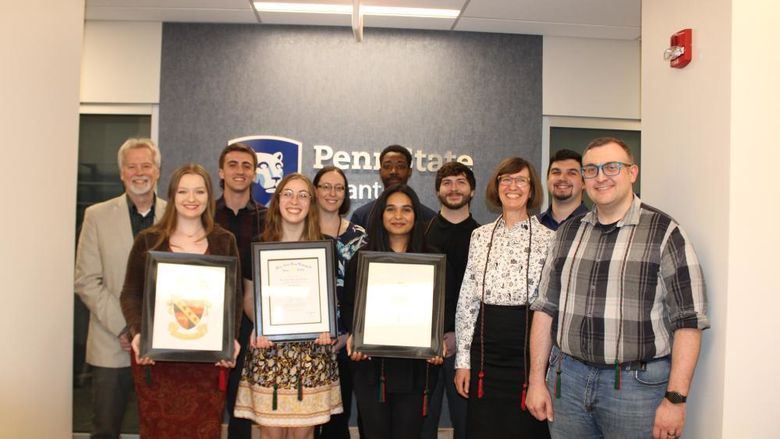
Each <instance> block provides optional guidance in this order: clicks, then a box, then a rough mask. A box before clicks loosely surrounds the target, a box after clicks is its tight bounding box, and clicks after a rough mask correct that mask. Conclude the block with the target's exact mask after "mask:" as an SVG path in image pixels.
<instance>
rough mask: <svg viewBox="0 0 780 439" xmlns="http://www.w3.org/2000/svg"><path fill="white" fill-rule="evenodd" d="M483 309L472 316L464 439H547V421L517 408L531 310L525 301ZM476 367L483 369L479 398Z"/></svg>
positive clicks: (519, 403)
mask: <svg viewBox="0 0 780 439" xmlns="http://www.w3.org/2000/svg"><path fill="white" fill-rule="evenodd" d="M484 313H485V314H484V316H483V315H482V313H481V312H480V315H479V317H478V318H477V323H476V325H475V326H476V327H475V328H474V338H473V339H472V342H471V381H470V388H469V399H468V414H467V425H466V436H467V437H468V438H469V439H478V438H500V437H518V438H519V437H522V438H531V439H535V438H540V439H546V438H549V437H550V433H549V431H548V429H547V422H540V421H537V420H536V419H535V418H534V417H533V416H532V415H531V413H530V412H528V411H527V410H522V407H521V397H522V392H523V383H524V382H525V358H526V352H525V339H526V336H527V335H528V334H527V333H526V317H528V319H529V321H528V323H529V326H528V327H529V329H530V319H531V316H532V314H533V313H532V312H531V311H529V310H527V309H526V307H525V306H503V305H487V304H486V305H485V307H484ZM483 317H484V319H485V321H484V328H485V333H484V337H482V324H483V322H482V319H483ZM529 332H530V331H529ZM483 341H484V347H483V345H482V342H483ZM483 354H484V357H483ZM480 369H482V371H483V373H484V375H483V379H482V390H483V395H482V398H479V389H478V386H479V372H480Z"/></svg>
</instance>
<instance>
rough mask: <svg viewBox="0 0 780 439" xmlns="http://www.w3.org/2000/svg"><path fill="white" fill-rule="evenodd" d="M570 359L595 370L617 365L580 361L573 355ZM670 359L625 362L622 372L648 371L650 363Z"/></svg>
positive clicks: (622, 364) (664, 357)
mask: <svg viewBox="0 0 780 439" xmlns="http://www.w3.org/2000/svg"><path fill="white" fill-rule="evenodd" d="M569 357H571V359H572V360H576V361H577V362H579V363H582V364H584V365H586V366H588V367H593V368H596V369H614V368H615V364H614V363H613V364H602V363H592V362H590V361H585V360H580V359H579V358H575V357H572V356H571V355H570V356H569ZM668 357H669V356H668V355H666V356H663V357H659V358H653V359H652V360H649V361H647V360H634V361H625V362H623V363H620V369H621V370H626V371H631V370H646V369H647V364H648V363H652V362H654V361H660V360H665V359H667V358H668Z"/></svg>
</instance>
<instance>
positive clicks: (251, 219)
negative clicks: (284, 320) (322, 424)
mask: <svg viewBox="0 0 780 439" xmlns="http://www.w3.org/2000/svg"><path fill="white" fill-rule="evenodd" d="M256 167H257V154H256V153H255V151H254V150H253V149H252V148H250V147H249V146H247V145H245V144H243V143H233V144H230V145H228V146H226V147H225V148H224V149H223V150H222V153H220V155H219V185H220V187H222V196H221V197H220V198H219V199H218V200H217V204H216V210H215V212H214V221H215V222H216V223H217V224H219V225H220V226H222V227H224V228H225V229H227V230H229V231H230V232H231V233H233V235H235V237H236V242H237V244H238V253H239V255H240V257H241V266H242V267H244V268H242V269H243V270H246V268H247V267H249V266H250V265H251V261H252V257H251V250H252V248H251V247H252V240H253V239H254V238H255V237H256V236H259V235H260V233H262V232H263V225H264V224H265V213H266V210H267V209H266V208H265V206H263V205H262V204H259V203H257V202H255V200H253V199H252V183H253V182H254V179H255V168H256ZM252 328H253V325H252V321H251V320H249V318H248V317H247V316H246V315H245V314H244V315H242V316H241V328H240V330H239V335H238V343H239V344H240V345H241V350H240V351H239V353H238V358H237V359H236V367H234V368H233V369H231V370H230V377H229V379H228V387H227V395H226V396H227V401H226V404H225V407H226V408H227V411H228V415H229V417H230V421H229V423H228V438H230V439H239V438H245V439H249V438H251V437H252V421H250V420H249V419H243V418H236V417H235V416H233V409H234V407H235V404H236V394H237V392H238V382H239V381H240V380H241V371H242V370H243V368H244V367H243V365H244V356H245V355H246V351H248V350H249V349H248V346H249V344H248V342H249V336H250V334H251V333H252Z"/></svg>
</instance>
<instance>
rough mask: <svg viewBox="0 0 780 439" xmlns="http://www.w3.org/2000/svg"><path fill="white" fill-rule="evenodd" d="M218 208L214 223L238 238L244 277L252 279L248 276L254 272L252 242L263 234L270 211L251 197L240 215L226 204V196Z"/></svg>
mask: <svg viewBox="0 0 780 439" xmlns="http://www.w3.org/2000/svg"><path fill="white" fill-rule="evenodd" d="M216 207H217V209H216V211H215V212H214V221H215V222H216V223H217V224H219V225H220V226H222V227H224V228H226V229H227V230H229V231H230V233H232V234H233V235H234V236H235V237H236V243H237V244H238V253H239V255H240V256H241V268H242V271H243V273H242V276H243V277H245V278H251V276H247V274H248V273H251V270H252V240H256V239H258V235H260V234H261V233H262V232H263V228H264V225H265V213H266V211H267V210H268V209H266V207H265V206H263V205H261V204H258V203H256V202H255V201H254V200H253V199H252V198H251V197H250V199H249V202H248V203H246V206H244V207H242V208H241V209H239V210H238V214H236V213H234V212H233V209H231V208H229V207H228V206H227V205H226V204H225V197H224V196H222V197H219V199H218V200H217V205H216Z"/></svg>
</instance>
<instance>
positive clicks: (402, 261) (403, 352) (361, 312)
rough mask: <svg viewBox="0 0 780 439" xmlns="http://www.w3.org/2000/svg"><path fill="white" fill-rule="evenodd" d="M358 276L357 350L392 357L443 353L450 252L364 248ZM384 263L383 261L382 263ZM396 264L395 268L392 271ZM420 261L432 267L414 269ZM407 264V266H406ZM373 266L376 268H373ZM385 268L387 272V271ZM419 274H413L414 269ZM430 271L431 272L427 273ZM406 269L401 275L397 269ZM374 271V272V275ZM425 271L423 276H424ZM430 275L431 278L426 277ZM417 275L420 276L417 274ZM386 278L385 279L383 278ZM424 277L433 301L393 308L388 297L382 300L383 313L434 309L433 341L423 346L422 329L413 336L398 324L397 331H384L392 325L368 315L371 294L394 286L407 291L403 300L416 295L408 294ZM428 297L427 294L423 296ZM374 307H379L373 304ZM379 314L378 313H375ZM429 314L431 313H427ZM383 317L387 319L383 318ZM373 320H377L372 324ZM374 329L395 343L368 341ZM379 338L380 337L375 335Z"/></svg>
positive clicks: (431, 322) (354, 328)
mask: <svg viewBox="0 0 780 439" xmlns="http://www.w3.org/2000/svg"><path fill="white" fill-rule="evenodd" d="M357 263H358V266H357V280H356V284H355V313H354V318H353V323H352V342H353V346H354V351H356V352H361V353H363V354H366V355H368V356H376V357H392V358H411V359H429V358H432V357H436V356H442V355H443V350H444V347H443V344H442V343H443V340H444V295H445V289H444V286H445V285H444V283H445V276H446V271H445V270H446V267H447V256H446V255H443V254H421V253H392V252H373V251H361V252H359V253H358V262H357ZM380 264H381V265H380ZM393 265H395V266H396V267H392V272H391V271H390V269H391V267H390V266H393ZM414 265H420V266H425V267H431V268H432V270H412V269H411V268H413V267H411V266H414ZM404 266H406V267H407V270H405V271H399V270H403V267H404ZM372 267H374V268H375V269H376V271H374V270H372ZM382 270H385V271H386V272H384V273H383V271H382ZM415 271H416V272H417V274H415V275H411V273H413V272H415ZM425 271H427V273H424V272H425ZM399 272H403V273H404V274H405V275H406V276H403V277H402V278H400V277H399V276H398V274H397V273H399ZM372 275H373V276H372ZM420 275H422V276H420ZM426 275H427V278H426V277H425V276H426ZM389 276H392V277H393V279H392V288H388V287H390V285H388V284H385V283H383V282H384V281H385V279H387V278H388V277H389ZM415 276H416V277H415ZM383 278H384V279H383ZM420 281H422V287H423V288H425V289H427V287H428V285H430V287H431V288H432V291H431V294H430V296H429V297H430V298H431V303H425V302H420V303H419V304H418V305H415V306H414V307H409V306H408V305H406V306H405V307H404V308H398V309H397V310H395V311H394V310H393V309H392V308H391V307H388V306H387V305H389V303H388V301H386V300H382V301H381V303H382V305H383V308H382V313H383V314H386V315H388V316H393V315H396V316H401V315H405V314H407V313H408V311H409V309H423V310H424V309H428V308H430V309H431V315H430V317H429V319H428V324H425V326H428V325H429V327H430V337H429V340H428V341H429V343H428V344H427V345H426V346H421V345H420V343H419V338H420V337H419V333H416V334H415V335H412V334H411V333H410V334H409V335H412V336H411V337H406V338H403V337H400V333H399V332H400V331H398V329H399V326H394V329H395V330H394V331H393V334H392V335H390V334H389V333H385V334H382V331H383V329H384V328H388V327H389V326H388V325H387V322H385V321H383V322H379V323H376V322H371V321H369V320H370V318H367V316H366V311H367V308H368V307H367V305H368V302H369V301H370V296H371V295H373V294H378V293H379V292H380V291H385V292H386V291H388V290H389V289H392V290H394V291H399V292H402V293H404V294H402V295H404V296H405V297H402V298H400V299H401V300H399V301H397V303H399V304H400V303H402V302H403V301H404V300H407V299H410V298H411V299H413V300H414V299H415V297H413V296H412V295H410V294H408V292H410V291H420V285H421V283H420ZM422 299H423V300H424V297H423V298H422ZM370 308H375V306H371V307H370ZM374 315H377V314H374ZM426 317H427V316H426ZM382 320H385V319H384V318H382ZM372 323H373V324H372ZM367 332H371V333H375V334H380V336H379V338H385V339H389V338H392V339H393V344H371V343H366V342H365V340H366V333H367ZM375 338H376V337H375Z"/></svg>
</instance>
